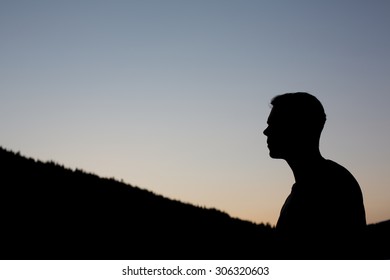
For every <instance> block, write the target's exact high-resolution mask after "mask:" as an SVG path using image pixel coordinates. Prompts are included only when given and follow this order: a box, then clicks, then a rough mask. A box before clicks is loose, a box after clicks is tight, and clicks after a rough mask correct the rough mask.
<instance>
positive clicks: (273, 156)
mask: <svg viewBox="0 0 390 280" xmlns="http://www.w3.org/2000/svg"><path fill="white" fill-rule="evenodd" d="M269 156H270V157H271V158H273V159H282V158H283V156H282V155H281V154H280V153H277V152H275V151H269Z"/></svg>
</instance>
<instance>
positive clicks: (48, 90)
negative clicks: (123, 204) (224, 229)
mask: <svg viewBox="0 0 390 280" xmlns="http://www.w3.org/2000/svg"><path fill="white" fill-rule="evenodd" d="M389 26H390V4H389V2H388V1H378V0H374V1H345V0H344V1H343V0H342V1H260V0H259V1H248V0H244V1H218V0H211V1H186V0H183V1H148V0H145V1H116V0H114V1H92V0H85V1H40V0H38V1H17V0H16V1H0V36H1V42H2V43H1V44H0V61H1V63H0V77H1V83H0V116H1V117H0V131H1V136H2V137H1V141H0V145H2V146H3V147H5V148H8V149H13V150H18V151H21V153H22V154H25V155H28V156H32V157H34V158H38V159H41V160H54V161H56V162H59V163H63V164H65V165H66V166H69V167H71V168H76V167H77V168H82V169H84V170H86V171H90V172H94V173H96V174H98V175H101V176H105V177H115V178H117V179H123V180H124V181H126V182H128V183H130V184H133V185H138V186H140V187H142V188H146V189H149V190H152V191H154V192H156V193H159V194H162V195H165V196H167V197H171V198H176V199H179V200H182V201H186V202H191V203H193V204H196V205H202V206H207V207H215V208H218V209H221V210H223V211H226V212H227V213H229V214H230V215H232V216H235V217H240V218H243V219H247V220H252V221H256V222H270V223H271V224H275V223H276V220H277V217H278V215H279V211H280V208H281V206H282V204H283V202H284V200H285V198H286V196H287V195H288V193H289V192H290V188H291V185H292V184H293V177H292V174H291V171H290V170H289V168H288V166H287V164H286V163H285V162H284V161H281V160H272V159H270V158H269V156H268V150H267V147H266V143H265V140H266V139H265V137H264V136H263V135H262V131H263V130H264V128H265V126H266V119H267V117H268V114H269V111H270V107H269V101H270V99H271V98H272V97H273V96H275V95H277V94H281V93H284V92H294V91H308V92H310V93H312V94H314V95H316V96H317V97H318V98H319V99H320V100H321V101H322V103H323V105H324V107H325V110H326V113H327V115H328V121H327V124H326V127H325V130H324V132H323V138H322V142H321V148H322V152H323V155H324V156H325V157H327V158H330V159H333V160H335V161H337V162H339V163H340V164H342V165H344V166H345V167H347V168H348V169H349V170H350V171H351V172H352V173H353V174H354V175H355V177H356V178H357V179H358V181H359V183H360V185H361V187H362V190H363V193H364V199H365V204H366V212H367V218H368V221H369V222H377V221H381V220H385V219H389V218H390V206H389V205H390V203H389V201H390V175H389V172H388V171H389V167H390V164H389V163H390V161H389V157H390V152H389V149H388V143H390V133H389V131H388V127H389V121H390V110H389V105H390V94H389V92H390V84H389V77H390V53H389V52H390V36H389V32H388V27H389Z"/></svg>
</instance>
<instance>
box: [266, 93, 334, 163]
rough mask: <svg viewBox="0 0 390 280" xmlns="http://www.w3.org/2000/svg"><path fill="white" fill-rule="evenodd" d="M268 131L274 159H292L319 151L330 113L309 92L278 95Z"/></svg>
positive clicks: (269, 146)
mask: <svg viewBox="0 0 390 280" xmlns="http://www.w3.org/2000/svg"><path fill="white" fill-rule="evenodd" d="M271 105H272V110H271V113H270V115H269V118H268V121H267V123H268V127H267V128H266V129H265V130H264V135H266V136H267V143H268V148H269V150H270V156H271V157H272V158H282V159H286V160H287V159H291V158H296V157H299V156H300V155H302V154H307V153H310V152H311V151H315V150H318V147H319V140H320V136H321V132H322V129H323V127H324V124H325V121H326V115H325V111H324V108H323V107H322V104H321V102H320V101H319V100H318V99H317V98H316V97H314V96H313V95H311V94H309V93H306V92H296V93H286V94H282V95H278V96H276V97H274V98H273V99H272V101H271Z"/></svg>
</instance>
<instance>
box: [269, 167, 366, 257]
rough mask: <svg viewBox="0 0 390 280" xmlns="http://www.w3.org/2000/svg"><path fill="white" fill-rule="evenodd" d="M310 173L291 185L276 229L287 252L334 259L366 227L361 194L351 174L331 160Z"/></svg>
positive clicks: (314, 168) (350, 244) (352, 242)
mask: <svg viewBox="0 0 390 280" xmlns="http://www.w3.org/2000/svg"><path fill="white" fill-rule="evenodd" d="M310 173H311V174H308V176H307V178H306V180H305V181H304V182H300V183H296V184H294V185H293V187H292V190H291V193H290V195H289V196H288V197H287V199H286V202H285V203H284V205H283V207H282V210H281V212H280V217H279V220H278V223H277V226H276V229H277V232H278V234H279V235H280V236H281V238H282V240H283V241H284V243H285V244H284V245H286V246H287V247H289V246H290V249H292V248H294V249H296V250H303V251H301V253H303V252H304V251H305V250H306V251H307V252H311V253H315V255H313V256H324V257H325V258H327V257H328V256H329V255H328V253H329V252H331V251H332V252H335V255H334V256H335V257H337V256H338V254H337V252H339V253H340V254H341V253H343V252H341V251H343V250H347V251H348V250H349V248H347V247H345V246H347V245H348V246H349V247H351V246H352V247H353V246H355V245H356V244H355V241H356V240H357V239H358V236H360V235H361V233H362V232H363V231H364V229H365V227H366V216H365V210H364V204H363V196H362V192H361V189H360V186H359V184H358V182H357V181H356V179H355V178H354V177H353V176H352V174H351V173H350V172H349V171H348V170H347V169H345V168H344V167H342V166H341V165H339V164H337V163H335V162H333V161H330V160H323V161H322V162H321V163H320V164H317V165H315V166H313V168H312V170H311V172H310ZM287 247H285V248H287ZM324 250H326V255H325V251H324ZM340 256H341V255H340Z"/></svg>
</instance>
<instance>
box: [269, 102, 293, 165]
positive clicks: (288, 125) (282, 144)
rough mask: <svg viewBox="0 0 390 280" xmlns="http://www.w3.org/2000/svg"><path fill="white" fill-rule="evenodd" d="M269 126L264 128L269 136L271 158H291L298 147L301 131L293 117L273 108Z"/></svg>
mask: <svg viewBox="0 0 390 280" xmlns="http://www.w3.org/2000/svg"><path fill="white" fill-rule="evenodd" d="M267 124H268V127H267V128H266V129H265V130H264V132H263V133H264V135H265V136H267V144H268V149H269V155H270V157H271V158H281V159H287V158H289V157H290V156H291V155H292V154H293V153H294V151H295V150H296V148H297V143H298V142H299V136H300V133H299V132H298V131H297V130H296V128H295V127H296V125H294V123H293V122H292V121H291V118H289V117H288V116H286V114H284V113H283V112H282V111H281V110H280V109H275V107H274V108H272V110H271V113H270V115H269V117H268V120H267Z"/></svg>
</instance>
